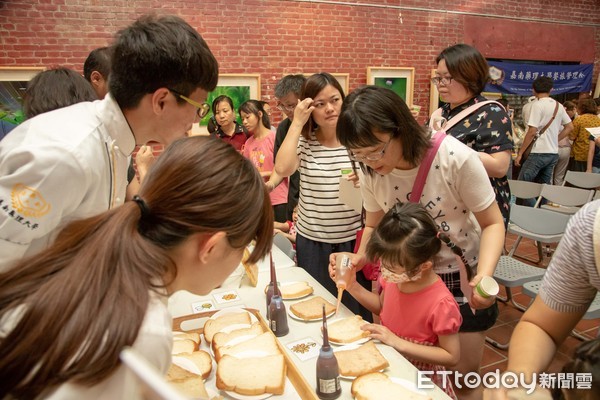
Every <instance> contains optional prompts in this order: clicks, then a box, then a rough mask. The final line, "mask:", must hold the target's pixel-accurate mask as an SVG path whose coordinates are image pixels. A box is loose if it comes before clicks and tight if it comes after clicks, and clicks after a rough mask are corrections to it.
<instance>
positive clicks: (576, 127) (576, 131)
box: [569, 99, 600, 172]
mask: <svg viewBox="0 0 600 400" xmlns="http://www.w3.org/2000/svg"><path fill="white" fill-rule="evenodd" d="M577 114H578V116H577V119H575V120H574V121H573V130H572V131H571V133H570V134H569V139H570V140H572V141H573V145H572V146H571V156H572V160H571V164H570V165H569V170H570V171H579V172H585V171H586V170H587V169H588V158H589V152H590V132H589V131H588V130H587V129H586V128H598V127H600V117H598V115H597V114H598V108H597V107H596V103H595V102H594V100H592V99H583V100H579V102H577Z"/></svg>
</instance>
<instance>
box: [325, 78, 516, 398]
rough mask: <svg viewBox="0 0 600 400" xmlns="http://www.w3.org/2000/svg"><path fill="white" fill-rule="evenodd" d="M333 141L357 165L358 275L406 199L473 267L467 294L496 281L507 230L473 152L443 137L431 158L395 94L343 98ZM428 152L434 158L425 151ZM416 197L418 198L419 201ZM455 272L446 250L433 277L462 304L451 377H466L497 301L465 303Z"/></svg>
mask: <svg viewBox="0 0 600 400" xmlns="http://www.w3.org/2000/svg"><path fill="white" fill-rule="evenodd" d="M337 136H338V138H339V140H340V143H341V144H342V145H344V146H346V147H347V148H348V149H349V151H350V152H351V155H352V157H353V158H354V159H355V160H357V161H360V163H361V164H360V165H361V172H362V173H361V176H360V182H361V185H360V188H361V193H362V197H363V202H364V207H365V210H366V226H365V231H364V233H363V239H362V240H361V245H360V248H359V250H358V252H357V254H351V255H350V258H351V262H352V265H353V266H355V267H356V268H357V269H361V268H362V267H363V266H364V265H365V263H366V262H367V261H368V260H367V259H366V257H365V254H366V243H368V241H369V238H370V236H371V233H372V232H373V230H374V228H375V227H376V226H377V225H378V224H379V221H380V220H381V219H382V218H383V215H384V214H385V212H387V211H388V209H389V208H390V207H392V206H393V205H394V204H396V202H398V201H399V200H400V201H407V200H409V199H410V200H411V201H414V202H417V201H418V202H420V203H421V204H422V205H423V206H424V207H425V209H427V211H428V212H429V213H430V214H431V215H432V217H433V218H434V219H435V221H436V224H437V225H438V226H439V229H440V231H441V232H442V233H445V234H446V235H448V236H449V237H450V239H451V240H452V241H453V242H454V243H455V244H456V245H457V246H459V247H460V248H461V249H463V253H464V256H465V259H466V260H467V261H468V263H469V264H470V265H472V266H475V265H476V266H477V267H476V271H473V272H475V273H474V277H473V278H472V279H471V281H470V282H468V285H469V286H470V287H471V288H472V287H474V286H476V284H477V283H478V282H479V281H480V280H481V278H482V277H484V276H492V275H493V274H494V270H495V268H496V264H497V262H498V259H499V258H500V254H501V253H502V245H503V243H504V233H505V231H504V224H503V221H502V214H501V213H500V210H499V208H498V205H497V204H496V201H495V195H494V191H493V189H492V187H491V186H490V184H489V180H488V175H487V173H486V171H485V169H484V167H483V165H482V163H481V161H480V160H479V157H478V155H477V153H476V152H474V151H472V150H470V149H469V148H468V147H467V146H465V145H464V144H462V143H460V142H459V141H458V140H456V139H454V138H453V137H451V136H450V135H445V134H444V133H441V134H440V135H436V136H435V137H434V138H435V139H436V140H439V139H441V140H439V141H438V142H434V143H436V144H437V145H438V146H439V149H437V150H435V148H433V147H432V144H431V142H430V138H429V136H430V135H429V132H428V130H427V129H426V128H423V127H421V126H419V124H418V123H417V122H416V121H415V119H414V118H413V117H412V115H411V113H410V110H409V109H408V107H407V106H406V104H405V103H404V101H403V100H402V99H401V98H400V97H399V96H398V95H397V94H396V93H394V92H393V91H391V90H389V89H386V88H381V87H376V86H365V87H362V88H360V89H357V90H355V91H354V92H352V93H351V94H350V95H349V96H348V97H347V98H346V100H345V101H344V105H343V106H342V111H341V113H340V118H339V121H338V124H337ZM430 148H433V150H431V151H429V149H430ZM428 156H429V157H428ZM427 158H429V160H430V161H431V164H430V168H429V166H426V167H425V168H423V170H421V169H420V166H421V165H426V162H424V160H425V161H426V160H427ZM425 178H427V181H426V184H425ZM416 182H420V186H419V185H416V184H415V183H416ZM419 189H420V190H421V191H422V194H421V195H418V194H417V192H418V191H419ZM413 192H414V194H413ZM411 194H412V195H411ZM337 256H339V255H338V254H333V255H332V256H331V259H330V266H329V268H330V270H331V272H332V273H334V272H335V263H336V258H337ZM460 264H461V263H460V261H459V260H458V259H457V258H456V257H455V255H454V254H453V252H452V251H451V250H450V249H449V248H444V249H442V250H441V252H440V253H439V257H438V259H437V260H436V266H435V268H434V270H435V272H436V273H437V274H438V275H440V277H441V278H442V280H443V281H444V282H445V284H446V286H448V289H450V291H451V292H452V293H453V294H454V296H455V298H457V300H460V301H459V304H461V303H462V304H461V306H460V311H461V315H462V317H463V324H462V325H461V328H460V333H459V339H460V346H461V352H460V361H459V363H458V365H457V366H456V367H455V368H453V369H454V370H455V371H459V372H461V373H462V374H466V373H468V372H472V371H475V372H477V371H478V370H479V366H480V363H481V357H482V355H483V347H484V343H485V331H486V330H487V329H489V328H490V327H491V326H493V325H494V323H495V321H496V317H497V316H498V307H497V306H496V299H495V297H493V296H492V297H489V298H484V297H481V296H480V295H478V294H476V293H473V294H472V297H471V300H470V301H469V302H465V300H464V297H465V296H468V295H469V294H468V293H467V294H465V293H463V291H462V290H461V279H460ZM464 284H467V282H464ZM471 308H474V309H475V311H476V313H475V314H474V313H473V311H472V310H471ZM463 376H464V375H463ZM455 389H456V391H457V394H458V397H459V398H461V399H471V398H473V399H475V398H481V392H480V389H469V388H467V387H466V385H462V389H460V388H458V387H457V388H455Z"/></svg>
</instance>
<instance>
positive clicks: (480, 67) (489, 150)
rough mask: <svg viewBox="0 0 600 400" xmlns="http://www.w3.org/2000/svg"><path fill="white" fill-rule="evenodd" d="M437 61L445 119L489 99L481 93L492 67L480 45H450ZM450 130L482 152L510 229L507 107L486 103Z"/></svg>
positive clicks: (435, 79) (434, 80)
mask: <svg viewBox="0 0 600 400" xmlns="http://www.w3.org/2000/svg"><path fill="white" fill-rule="evenodd" d="M436 64H437V69H436V72H435V74H436V76H435V77H433V78H432V79H431V82H432V84H433V85H436V86H437V88H438V91H439V93H440V97H441V98H442V100H443V101H444V102H446V104H444V106H443V107H442V108H441V110H440V111H441V117H442V118H443V119H444V120H445V121H450V120H452V118H454V117H456V116H457V115H458V114H459V113H460V112H461V111H463V110H465V109H467V108H468V107H470V106H472V105H473V104H476V103H480V102H483V101H486V100H487V99H486V98H485V97H483V96H482V95H481V92H483V89H484V88H485V85H486V83H488V82H489V80H490V73H489V69H490V67H489V65H488V63H487V61H486V60H485V58H484V57H483V56H482V55H481V53H480V52H479V51H478V50H477V49H476V48H474V47H472V46H469V45H467V44H456V45H454V46H450V47H448V48H446V49H444V50H443V51H442V52H441V53H440V54H439V55H438V56H437V58H436ZM434 122H435V121H433V118H432V121H430V126H431V127H432V128H434V129H435V130H437V129H439V128H440V127H438V126H434ZM441 128H443V126H442V127H441ZM446 133H448V134H450V135H452V136H454V137H455V138H457V139H458V140H460V141H461V142H463V143H464V144H466V145H467V146H469V147H470V148H472V149H473V150H475V151H477V152H478V154H479V158H480V159H481V162H483V166H484V167H485V170H486V171H487V174H488V176H489V177H490V183H491V185H492V187H493V188H494V193H495V195H496V201H497V202H498V206H499V207H500V212H501V213H502V217H503V218H504V227H505V228H506V227H507V226H508V217H509V213H510V188H509V186H508V177H507V176H506V174H507V172H508V169H509V166H510V164H511V163H512V159H511V154H512V149H513V141H512V135H513V132H512V123H511V119H510V116H509V115H508V112H507V110H506V109H505V108H504V107H502V106H501V105H500V104H486V105H482V106H481V107H480V108H478V109H477V110H476V111H474V112H473V113H471V114H470V115H468V116H466V117H464V118H463V121H461V122H459V123H456V124H454V125H453V126H452V128H450V129H448V130H447V131H446Z"/></svg>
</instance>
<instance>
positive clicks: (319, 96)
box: [275, 72, 373, 321]
mask: <svg viewBox="0 0 600 400" xmlns="http://www.w3.org/2000/svg"><path fill="white" fill-rule="evenodd" d="M300 99H301V101H299V102H298V105H297V106H296V108H295V110H294V119H293V121H292V124H291V126H290V129H289V131H288V133H287V135H286V137H285V140H284V141H283V143H282V145H281V147H280V149H279V152H278V153H277V159H276V160H275V171H276V172H277V173H278V174H279V175H280V176H290V175H291V174H293V173H294V172H295V171H296V170H299V171H300V198H299V202H298V223H297V225H296V255H297V259H298V266H300V267H302V268H304V269H306V270H307V271H308V273H310V274H311V275H312V276H313V277H314V278H315V279H316V280H317V281H318V282H319V283H320V284H321V285H323V286H324V287H325V288H326V289H327V290H329V292H330V293H332V294H333V295H334V296H335V295H337V288H336V285H335V283H334V282H333V281H332V280H331V279H330V278H329V271H328V268H327V265H328V263H329V255H330V254H331V253H334V252H339V251H352V250H353V249H354V245H355V242H356V232H357V231H358V230H359V229H360V228H361V215H360V214H359V213H357V212H356V211H354V210H353V209H351V208H350V207H348V206H346V205H344V204H342V203H341V202H340V200H339V182H340V178H341V177H342V170H345V169H347V170H351V169H352V164H351V161H350V158H349V157H348V151H347V150H346V148H345V147H343V146H342V145H340V142H339V141H338V139H337V137H336V125H337V120H338V115H339V113H340V109H341V107H342V102H343V100H344V91H343V89H342V87H341V86H340V84H339V82H338V81H337V80H336V79H335V78H334V77H333V76H332V75H331V74H328V73H325V72H322V73H319V74H314V75H312V76H311V77H309V78H308V80H307V81H306V82H305V84H304V86H303V88H302V94H301V97H300ZM357 277H358V281H359V283H360V284H361V285H362V286H365V287H370V281H367V279H366V278H365V277H364V275H363V274H358V276H357ZM342 302H343V303H344V304H345V305H346V307H348V308H349V309H350V310H351V311H352V312H354V313H356V314H361V315H362V317H363V318H364V319H365V320H368V321H372V320H373V317H372V314H371V313H370V312H369V311H368V310H367V309H366V308H364V307H362V306H361V305H360V304H359V303H358V302H357V301H356V300H355V299H354V298H352V297H351V296H349V295H348V294H347V293H344V297H343V299H342Z"/></svg>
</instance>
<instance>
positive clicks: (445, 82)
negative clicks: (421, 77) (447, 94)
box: [431, 76, 452, 86]
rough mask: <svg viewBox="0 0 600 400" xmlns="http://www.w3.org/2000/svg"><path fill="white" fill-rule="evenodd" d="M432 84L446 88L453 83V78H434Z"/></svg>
mask: <svg viewBox="0 0 600 400" xmlns="http://www.w3.org/2000/svg"><path fill="white" fill-rule="evenodd" d="M431 83H433V84H434V85H436V86H437V85H439V84H440V83H441V84H442V85H444V86H448V85H449V84H451V83H452V77H451V76H445V77H443V78H442V77H441V76H434V77H433V78H431Z"/></svg>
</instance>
